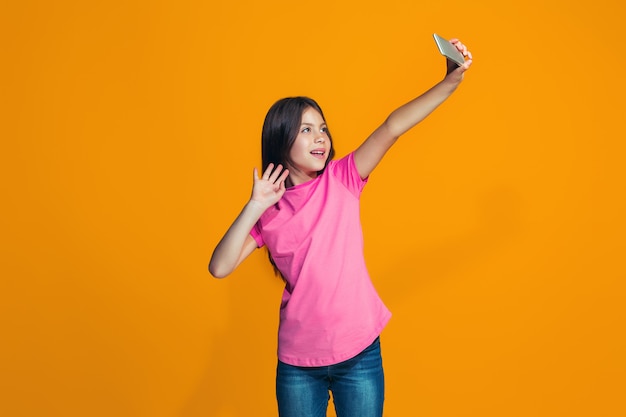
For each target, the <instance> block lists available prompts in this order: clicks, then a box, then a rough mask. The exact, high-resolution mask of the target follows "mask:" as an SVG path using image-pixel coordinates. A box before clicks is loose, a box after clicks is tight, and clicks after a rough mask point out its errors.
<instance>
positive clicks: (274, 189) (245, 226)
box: [209, 164, 289, 278]
mask: <svg viewBox="0 0 626 417" xmlns="http://www.w3.org/2000/svg"><path fill="white" fill-rule="evenodd" d="M273 168H274V164H269V166H268V167H267V169H266V170H265V172H264V173H263V177H261V178H259V175H258V172H257V169H256V168H255V169H254V186H253V187H252V196H251V197H250V201H248V203H246V205H245V206H244V207H243V209H242V210H241V213H239V216H237V218H236V219H235V221H234V222H233V224H232V225H231V226H230V228H228V230H227V231H226V233H225V234H224V237H222V240H220V242H219V243H218V244H217V247H216V248H215V250H214V251H213V255H212V256H211V261H210V262H209V272H210V273H211V275H213V276H214V277H215V278H224V277H226V276H227V275H229V274H230V273H231V272H233V271H234V270H235V268H237V266H239V264H240V263H241V262H243V260H244V259H246V258H247V257H248V256H249V255H250V254H251V253H252V252H253V251H254V249H256V247H257V244H256V241H255V240H254V239H253V238H252V236H250V231H251V230H252V228H253V227H254V225H255V224H256V222H257V221H258V220H259V218H260V217H261V215H262V214H263V213H264V212H265V210H267V209H268V208H269V207H271V206H272V205H274V204H276V203H277V202H278V200H280V199H281V198H282V196H283V194H285V179H287V176H288V175H289V171H288V170H286V169H285V170H283V167H282V165H278V166H277V167H276V169H273ZM272 170H273V172H272ZM281 171H282V172H281Z"/></svg>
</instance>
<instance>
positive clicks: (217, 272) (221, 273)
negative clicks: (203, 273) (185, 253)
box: [209, 262, 232, 279]
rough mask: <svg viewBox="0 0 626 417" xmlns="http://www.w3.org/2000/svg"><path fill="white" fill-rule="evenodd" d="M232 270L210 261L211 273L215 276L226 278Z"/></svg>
mask: <svg viewBox="0 0 626 417" xmlns="http://www.w3.org/2000/svg"><path fill="white" fill-rule="evenodd" d="M231 272H232V271H228V270H226V269H225V268H220V267H219V266H218V265H214V264H213V263H212V262H209V274H211V275H213V277H214V278H220V279H221V278H226V277H227V276H228V275H230V273H231Z"/></svg>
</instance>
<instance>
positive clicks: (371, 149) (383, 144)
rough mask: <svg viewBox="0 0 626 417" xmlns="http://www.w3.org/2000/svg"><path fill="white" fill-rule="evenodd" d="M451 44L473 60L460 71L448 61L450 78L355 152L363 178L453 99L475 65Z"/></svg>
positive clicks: (455, 42) (400, 112)
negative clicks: (413, 129)
mask: <svg viewBox="0 0 626 417" xmlns="http://www.w3.org/2000/svg"><path fill="white" fill-rule="evenodd" d="M450 42H451V43H452V44H453V45H454V46H455V47H456V48H457V49H458V50H459V51H460V52H461V53H462V54H463V55H464V56H466V57H468V58H469V60H467V61H465V64H463V65H461V66H460V67H457V65H456V64H455V63H453V62H450V61H447V73H446V77H445V78H444V79H443V80H442V81H441V82H439V83H437V84H436V85H435V86H434V87H432V88H431V89H430V90H428V91H426V92H425V93H424V94H422V95H421V96H419V97H417V98H415V99H413V100H412V101H410V102H408V103H406V104H405V105H403V106H401V107H399V108H398V109H396V110H394V111H393V112H392V113H391V114H390V115H389V117H387V119H386V120H385V121H384V122H383V124H382V125H380V126H379V127H378V128H377V129H376V130H375V131H374V132H373V133H372V134H371V135H370V136H369V137H368V138H367V139H366V140H365V142H363V143H362V144H361V146H359V147H358V148H357V150H356V151H354V161H355V164H356V167H357V170H358V171H359V175H360V176H361V178H366V177H367V176H369V175H370V173H371V172H372V171H373V170H374V168H376V166H377V165H378V163H379V162H380V161H381V160H382V159H383V156H385V153H386V152H387V151H388V150H389V148H391V146H392V145H393V144H394V143H395V142H396V140H397V139H398V138H399V137H400V136H401V135H402V134H404V133H406V132H407V131H408V130H409V129H411V128H412V127H413V126H415V125H416V124H418V123H419V122H421V121H422V120H424V119H425V118H426V116H428V115H429V114H430V113H432V112H433V110H435V109H436V108H437V107H438V106H439V105H440V104H441V103H443V102H444V101H445V100H446V99H447V98H448V97H450V95H451V94H452V93H453V92H454V90H456V88H457V87H458V86H459V84H460V83H461V81H462V80H463V73H464V72H465V71H467V69H468V68H469V67H470V65H471V64H472V59H471V58H472V55H471V53H470V52H469V51H468V50H467V48H466V47H465V45H463V44H462V43H461V42H460V41H458V40H457V39H452V40H451V41H450Z"/></svg>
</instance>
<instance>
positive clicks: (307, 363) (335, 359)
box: [278, 312, 391, 367]
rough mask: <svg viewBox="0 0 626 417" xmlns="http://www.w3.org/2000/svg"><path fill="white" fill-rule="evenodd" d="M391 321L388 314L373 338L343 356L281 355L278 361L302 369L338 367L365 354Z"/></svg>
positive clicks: (388, 313) (389, 313)
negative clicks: (309, 356) (300, 356)
mask: <svg viewBox="0 0 626 417" xmlns="http://www.w3.org/2000/svg"><path fill="white" fill-rule="evenodd" d="M390 319H391V312H387V314H386V315H385V317H384V318H383V320H382V321H381V322H380V325H379V326H377V327H376V329H375V330H374V332H373V333H374V335H373V336H372V337H370V338H368V339H366V342H365V343H363V345H362V346H361V345H359V346H358V347H357V348H356V349H353V350H351V351H349V352H346V353H343V354H341V355H335V356H332V357H330V358H316V359H312V358H308V359H302V358H294V357H290V356H286V355H281V354H280V353H279V354H278V360H279V361H281V362H283V363H286V364H287V365H292V366H301V367H317V366H329V365H337V364H338V363H341V362H344V361H347V360H349V359H352V358H354V357H355V356H357V355H358V354H359V353H361V352H363V351H364V350H365V348H367V347H368V346H369V345H371V344H372V343H374V340H376V338H377V337H379V336H380V334H381V333H382V331H383V329H384V328H385V326H386V325H387V323H388V322H389V320H390Z"/></svg>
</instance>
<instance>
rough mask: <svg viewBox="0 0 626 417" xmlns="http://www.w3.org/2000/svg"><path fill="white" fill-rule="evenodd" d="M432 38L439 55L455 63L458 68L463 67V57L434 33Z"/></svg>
mask: <svg viewBox="0 0 626 417" xmlns="http://www.w3.org/2000/svg"><path fill="white" fill-rule="evenodd" d="M433 38H435V43H436V44H437V48H439V52H441V55H443V56H445V57H446V58H448V59H449V60H450V61H452V62H454V63H456V64H457V65H458V66H461V65H463V63H464V62H465V57H464V56H463V54H462V53H460V52H459V51H458V50H457V49H456V48H455V47H454V45H452V44H451V43H450V42H448V41H447V40H445V39H444V38H442V37H441V36H439V35H437V34H436V33H433Z"/></svg>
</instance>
